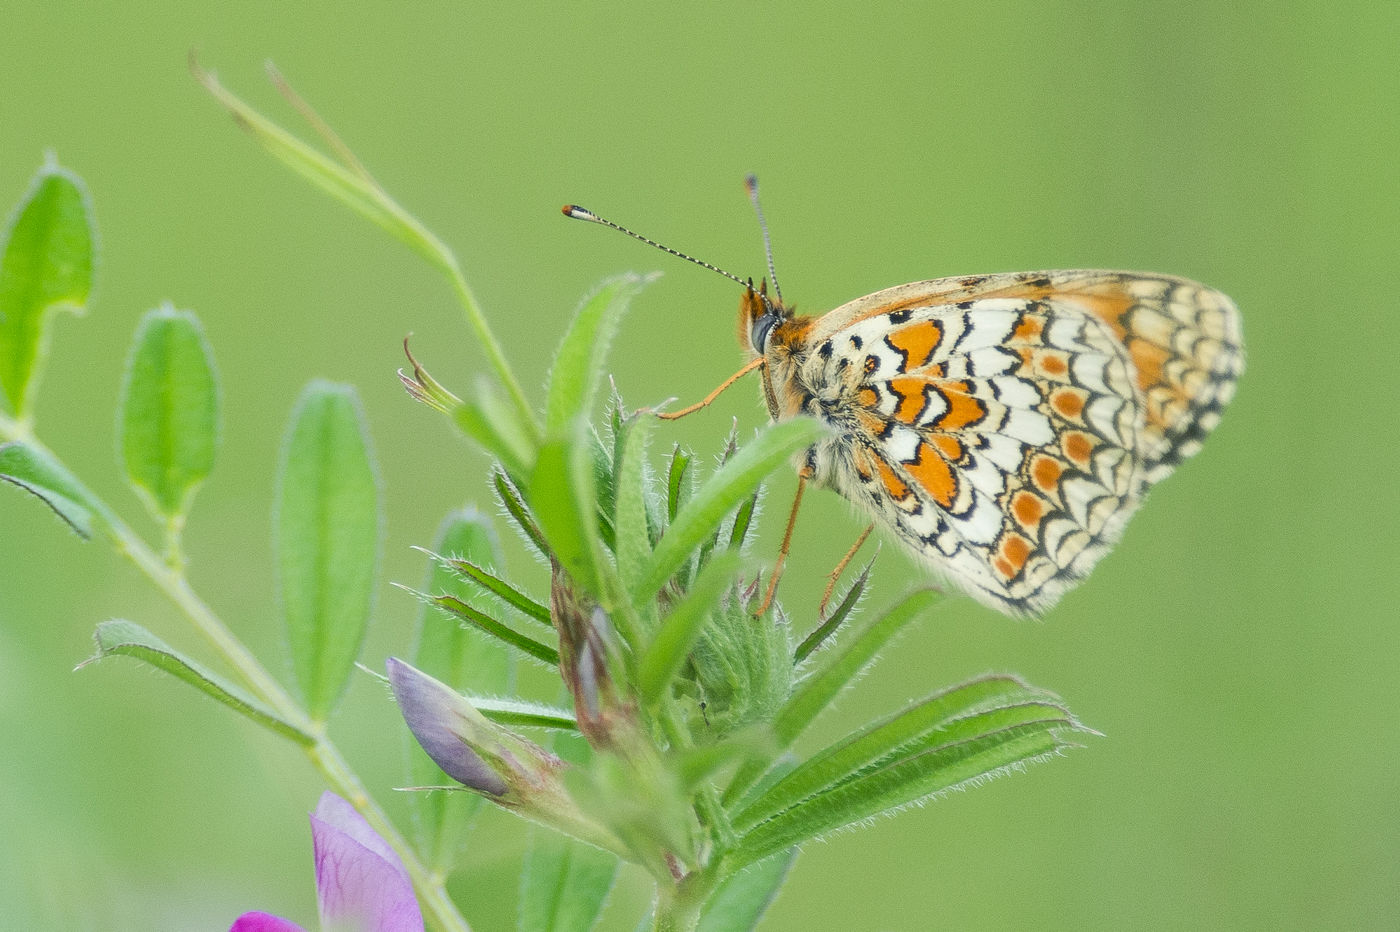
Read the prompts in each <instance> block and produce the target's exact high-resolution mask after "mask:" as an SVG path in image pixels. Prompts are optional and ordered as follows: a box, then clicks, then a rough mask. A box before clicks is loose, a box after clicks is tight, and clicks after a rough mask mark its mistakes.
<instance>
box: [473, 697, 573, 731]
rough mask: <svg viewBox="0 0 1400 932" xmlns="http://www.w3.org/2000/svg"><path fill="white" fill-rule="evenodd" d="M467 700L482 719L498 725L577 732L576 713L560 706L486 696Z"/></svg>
mask: <svg viewBox="0 0 1400 932" xmlns="http://www.w3.org/2000/svg"><path fill="white" fill-rule="evenodd" d="M466 700H467V701H468V702H470V703H471V704H472V705H473V706H475V707H476V710H477V711H478V712H480V713H481V714H482V717H484V718H486V719H488V720H490V721H493V722H495V723H496V724H497V725H510V726H513V727H522V726H528V727H530V728H552V729H555V730H561V731H568V732H577V731H578V722H577V721H575V720H574V713H573V712H572V711H571V710H569V709H565V708H562V707H560V706H553V705H545V704H544V703H542V702H529V701H526V700H524V699H489V698H487V697H485V696H471V695H469V696H466Z"/></svg>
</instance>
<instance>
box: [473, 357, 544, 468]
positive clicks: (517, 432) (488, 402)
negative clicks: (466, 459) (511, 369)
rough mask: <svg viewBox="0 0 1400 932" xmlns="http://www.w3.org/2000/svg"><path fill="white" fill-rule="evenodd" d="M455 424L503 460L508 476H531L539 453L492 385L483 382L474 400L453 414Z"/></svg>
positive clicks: (510, 407) (488, 451)
mask: <svg viewBox="0 0 1400 932" xmlns="http://www.w3.org/2000/svg"><path fill="white" fill-rule="evenodd" d="M453 420H454V421H455V422H456V424H457V427H458V428H460V429H461V431H462V433H464V434H466V435H467V436H468V437H470V438H471V439H472V440H474V441H476V442H477V443H478V444H480V445H481V448H482V449H484V450H485V451H486V452H487V453H489V454H491V455H492V456H494V457H495V458H496V459H498V460H500V463H501V466H503V467H504V468H505V470H506V472H507V473H509V474H510V475H511V477H512V478H515V479H517V480H519V479H521V478H523V477H525V476H526V475H528V474H529V472H530V470H531V469H532V468H533V466H534V463H535V457H536V456H537V455H538V453H539V451H538V449H537V444H536V442H535V440H534V438H533V436H532V435H531V434H530V432H529V431H528V430H527V429H525V428H524V427H522V425H521V421H520V417H519V414H518V412H516V410H515V408H514V407H513V406H511V405H508V404H507V403H506V402H505V401H504V400H503V399H502V398H501V397H500V396H499V395H498V394H497V393H496V390H495V388H494V387H493V386H492V384H491V383H490V382H488V381H486V380H485V379H482V380H481V381H480V382H479V383H478V385H477V391H476V394H475V396H474V397H472V398H471V399H468V400H467V401H464V402H462V403H461V405H460V406H459V407H458V408H457V409H456V410H455V411H453Z"/></svg>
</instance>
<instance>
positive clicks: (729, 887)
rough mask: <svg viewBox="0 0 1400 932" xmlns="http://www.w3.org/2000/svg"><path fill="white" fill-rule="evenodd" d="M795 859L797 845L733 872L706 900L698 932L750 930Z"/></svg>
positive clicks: (770, 902)
mask: <svg viewBox="0 0 1400 932" xmlns="http://www.w3.org/2000/svg"><path fill="white" fill-rule="evenodd" d="M795 860H797V849H796V848H790V849H789V850H787V851H781V852H779V853H777V854H775V855H772V856H771V857H769V858H767V859H766V860H763V861H760V862H758V863H757V864H753V865H751V866H749V867H748V868H746V869H745V870H742V871H738V872H737V873H734V874H730V875H729V876H728V877H727V878H725V880H724V882H723V883H721V884H720V885H719V889H718V890H716V891H715V892H714V895H712V896H711V897H710V899H709V902H707V903H706V904H705V910H704V912H702V913H701V914H700V925H699V926H698V927H697V928H698V932H751V930H752V929H753V928H754V927H755V926H757V925H758V920H760V919H762V918H763V913H764V911H765V910H767V909H768V907H769V906H770V905H771V904H772V902H773V900H775V899H777V896H778V891H779V890H781V889H782V886H783V881H784V880H786V879H787V873H788V870H789V869H791V867H792V862H793V861H795Z"/></svg>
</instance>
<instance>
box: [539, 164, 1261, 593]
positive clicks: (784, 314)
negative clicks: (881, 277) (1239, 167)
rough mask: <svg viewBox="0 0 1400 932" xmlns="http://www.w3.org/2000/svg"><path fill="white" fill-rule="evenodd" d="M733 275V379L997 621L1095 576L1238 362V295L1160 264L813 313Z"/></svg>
mask: <svg viewBox="0 0 1400 932" xmlns="http://www.w3.org/2000/svg"><path fill="white" fill-rule="evenodd" d="M750 191H751V192H752V193H754V194H755V203H757V200H756V190H755V188H754V183H753V182H752V180H750ZM565 213H566V214H568V215H569V216H572V217H576V218H579V219H585V220H592V221H594V222H601V223H604V224H606V225H608V226H613V227H615V228H617V229H620V230H622V232H625V233H628V234H629V235H632V236H637V234H634V233H631V231H629V230H625V229H623V228H621V227H617V226H616V224H612V223H611V222H609V221H605V220H602V219H601V218H599V217H597V216H596V215H595V214H592V213H590V212H588V211H586V210H584V209H582V208H578V207H572V206H570V207H566V208H565ZM761 216H762V215H761V213H760V217H761ZM637 238H638V239H644V240H645V238H644V237H640V236H638V237H637ZM765 239H766V230H765ZM645 241H646V242H648V243H650V242H651V241H650V240H645ZM652 245H659V244H655V243H652ZM660 248H662V249H666V251H668V252H672V253H674V254H676V255H681V256H682V257H683V258H686V259H690V258H691V257H689V256H684V255H683V254H681V253H675V251H674V250H670V249H667V247H664V246H663V247H660ZM691 261H698V260H693V259H692V260H691ZM699 264H701V265H705V266H706V267H707V268H711V269H714V267H713V266H709V265H708V264H707V263H699ZM714 270H715V271H720V272H721V274H724V275H726V276H727V277H730V278H734V276H730V275H728V273H725V272H723V271H722V270H719V269H714ZM770 273H771V258H770ZM736 280H737V279H736ZM744 284H746V290H745V293H744V296H743V299H742V301H741V303H740V312H739V313H740V321H739V323H740V331H741V333H742V334H743V337H744V341H745V342H746V343H747V347H746V348H747V349H748V350H749V352H750V353H751V354H752V355H753V359H752V362H751V363H750V365H749V366H748V367H746V368H745V369H744V370H741V372H742V371H749V369H752V368H760V369H761V370H762V380H763V395H764V398H765V400H766V402H767V406H768V412H769V414H771V415H772V417H773V418H774V419H775V420H783V419H785V418H791V417H798V416H808V417H814V418H817V419H818V420H820V421H822V422H824V423H826V424H827V425H828V426H829V427H830V428H831V430H830V432H829V433H828V435H827V436H826V437H825V438H824V439H822V440H820V441H818V442H817V443H816V444H814V445H813V446H812V447H810V448H809V449H808V450H807V451H806V453H805V454H804V455H803V456H802V458H801V462H800V472H801V474H802V475H803V477H804V478H806V479H808V480H810V481H812V482H814V483H815V484H817V485H820V486H825V487H827V488H830V489H833V490H835V491H836V492H838V493H840V494H841V495H842V496H844V497H845V498H846V499H847V500H849V501H850V502H852V503H853V504H855V505H856V506H858V507H859V508H861V509H862V510H864V511H866V512H868V513H869V514H870V515H871V516H873V517H874V519H875V520H876V522H877V523H879V524H880V525H883V526H884V527H885V528H886V529H887V530H890V531H893V532H894V534H895V536H896V537H897V538H898V539H899V540H900V541H901V542H902V543H903V544H904V545H905V546H906V547H907V548H908V549H909V550H910V551H912V552H913V553H914V554H916V555H918V556H919V557H921V558H922V559H923V560H925V561H926V562H927V563H928V564H929V565H930V566H931V567H932V568H933V569H934V570H935V571H936V572H937V574H938V575H940V576H941V577H942V578H943V579H944V580H946V581H947V582H949V583H952V584H954V585H956V586H957V587H959V588H961V589H963V590H965V591H966V592H968V593H969V594H971V595H972V596H973V597H975V598H976V599H978V600H979V601H981V602H983V603H984V604H986V605H989V606H991V607H992V608H995V609H998V610H999V611H1002V612H1005V613H1007V614H1009V615H1016V616H1021V615H1038V614H1041V613H1043V612H1045V611H1047V610H1048V609H1049V608H1050V607H1051V606H1053V605H1054V604H1055V602H1056V601H1057V600H1058V599H1059V598H1060V596H1062V595H1063V594H1064V593H1065V592H1066V591H1067V590H1069V589H1070V588H1071V587H1073V586H1074V585H1076V584H1077V583H1078V582H1079V581H1080V580H1082V579H1083V578H1084V577H1085V576H1086V575H1087V574H1088V572H1089V571H1090V569H1092V568H1093V566H1094V564H1095V563H1097V562H1098V561H1099V559H1100V558H1102V557H1103V555H1104V554H1105V553H1107V552H1108V550H1109V549H1110V548H1111V547H1112V546H1113V544H1114V543H1115V542H1116V541H1117V540H1118V539H1119V537H1120V536H1121V535H1122V533H1123V528H1124V525H1125V524H1126V522H1127V520H1128V518H1129V516H1131V515H1132V513H1133V512H1134V511H1135V510H1137V508H1138V506H1139V505H1140V504H1141V503H1142V500H1143V497H1144V495H1145V493H1146V492H1147V489H1148V488H1149V487H1150V486H1151V485H1152V484H1153V483H1156V482H1159V481H1161V480H1162V479H1163V478H1165V477H1166V476H1167V475H1169V474H1170V473H1171V472H1172V470H1173V469H1175V468H1176V466H1177V464H1178V463H1180V462H1181V461H1182V460H1184V459H1186V458H1187V457H1189V456H1191V455H1192V454H1194V453H1195V452H1196V451H1197V450H1199V449H1200V447H1201V443H1202V441H1203V440H1204V438H1205V436H1206V435H1207V434H1208V433H1210V431H1211V430H1212V429H1213V428H1214V427H1215V425H1216V424H1217V423H1218V422H1219V420H1220V415H1221V411H1222V410H1223V409H1224V407H1225V405H1226V404H1227V403H1228V402H1229V400H1230V398H1231V396H1233V394H1234V391H1235V382H1236V379H1237V378H1238V377H1239V374H1240V372H1241V370H1242V369H1243V362H1244V357H1243V346H1242V340H1241V333H1240V319H1239V313H1238V311H1237V310H1236V308H1235V305H1234V303H1233V302H1232V301H1231V300H1230V299H1229V298H1228V297H1226V296H1225V295H1224V294H1222V293H1220V292H1219V291H1216V290H1214V289H1212V288H1208V287H1206V286H1205V285H1201V284H1198V283H1196V282H1193V281H1188V280H1186V279H1183V278H1176V277H1173V276H1169V275H1157V274H1151V273H1142V272H1115V271H1093V270H1070V271H1050V272H1010V273H1000V274H993V275H973V276H964V277H954V278H939V279H933V280H931V281H923V282H911V283H909V284H906V285H897V286H895V287H893V288H886V289H885V290H883V291H877V292H875V293H874V294H869V295H866V296H865V297H862V298H857V299H856V300H854V301H851V302H849V303H847V304H844V305H842V306H841V307H838V308H836V309H835V310H833V311H830V312H828V313H826V314H823V315H821V316H820V317H805V316H798V315H796V314H793V313H792V312H791V311H790V310H789V309H788V308H787V307H786V306H785V305H784V304H783V302H782V299H781V293H780V292H779V293H778V294H777V296H776V297H770V296H769V295H768V294H767V293H766V288H760V289H759V290H757V291H755V290H754V288H753V287H752V285H751V283H744ZM775 287H776V286H775ZM727 384H728V383H726V385H727ZM722 387H723V386H722ZM711 397H713V396H711ZM708 400H709V399H707V402H708ZM702 404H703V403H702Z"/></svg>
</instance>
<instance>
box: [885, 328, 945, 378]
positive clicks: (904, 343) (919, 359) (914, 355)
mask: <svg viewBox="0 0 1400 932" xmlns="http://www.w3.org/2000/svg"><path fill="white" fill-rule="evenodd" d="M885 339H886V340H888V341H889V344H890V346H893V347H894V348H895V349H896V350H898V351H899V352H901V353H903V354H904V371H905V372H913V371H915V370H917V369H922V368H923V367H924V366H925V365H927V364H928V361H929V359H930V358H931V357H932V356H933V352H934V350H936V349H938V344H939V343H941V342H943V327H942V326H941V325H940V324H939V323H938V322H937V321H934V320H926V321H921V322H919V323H917V324H912V325H910V326H908V327H901V328H900V329H898V330H896V331H895V332H893V333H891V334H890V335H889V336H888V337H886V338H885Z"/></svg>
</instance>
